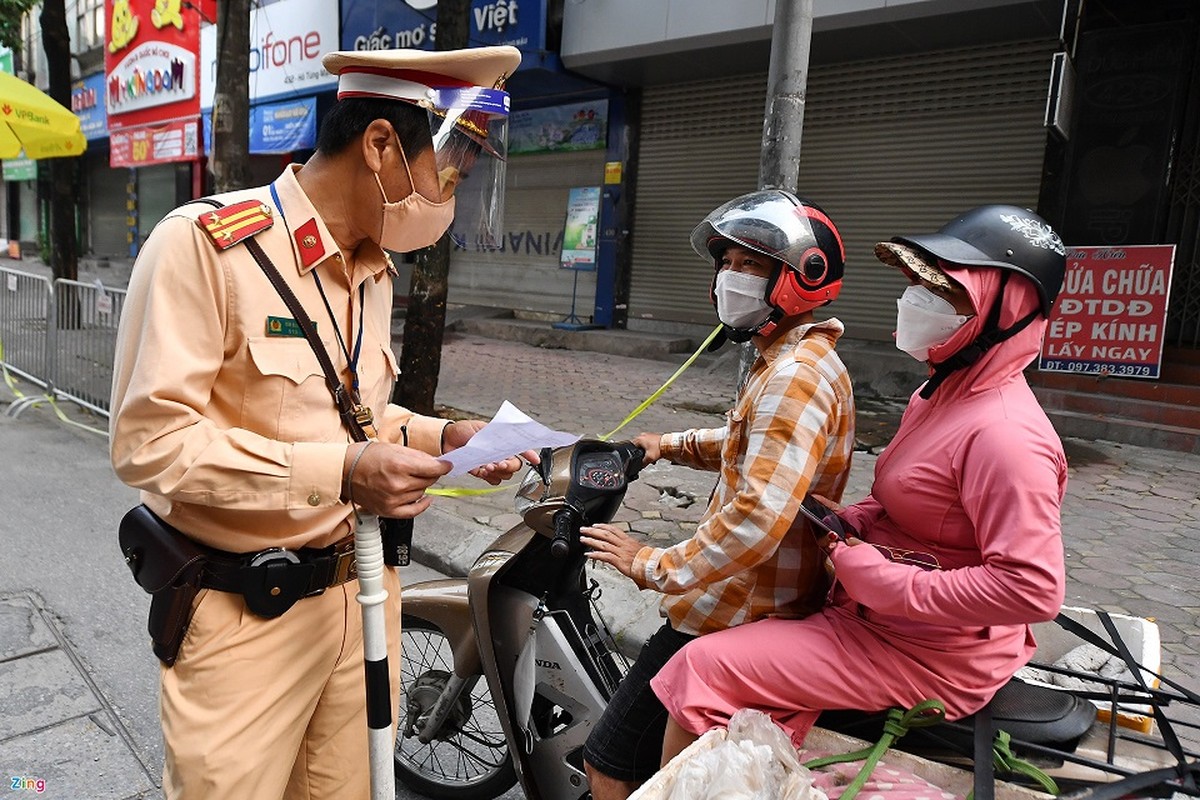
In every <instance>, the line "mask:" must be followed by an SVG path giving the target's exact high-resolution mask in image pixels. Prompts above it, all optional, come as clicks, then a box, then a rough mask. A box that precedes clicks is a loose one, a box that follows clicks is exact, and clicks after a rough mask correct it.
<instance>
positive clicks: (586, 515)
mask: <svg viewBox="0 0 1200 800" xmlns="http://www.w3.org/2000/svg"><path fill="white" fill-rule="evenodd" d="M644 458H645V451H644V450H642V449H641V448H640V447H637V446H636V445H634V444H632V443H629V442H626V443H616V444H614V443H609V442H603V441H599V440H590V439H585V440H580V441H578V442H576V443H575V444H573V445H571V446H568V447H565V448H559V449H557V450H550V449H546V450H544V451H542V452H541V454H540V463H539V464H538V465H537V466H535V467H533V468H531V469H530V470H529V472H528V473H527V474H526V476H525V478H524V480H523V481H522V482H521V484H520V486H519V487H518V488H517V491H516V507H517V512H518V513H519V514H521V517H522V519H523V522H522V523H521V524H519V525H517V526H515V527H513V528H512V529H511V530H509V531H508V532H506V533H504V534H502V535H500V536H499V537H498V538H497V539H496V540H495V541H494V542H493V543H492V544H491V545H490V546H489V547H488V549H487V550H485V551H484V552H483V553H482V554H481V555H480V556H479V557H478V558H477V559H476V561H475V563H474V565H473V566H472V567H471V570H470V572H469V574H468V575H467V577H466V578H465V579H446V580H434V581H425V582H422V583H417V584H413V585H411V586H408V587H406V588H405V589H404V590H403V593H402V601H403V602H402V607H403V616H402V619H401V637H402V644H403V664H402V667H401V675H402V677H401V680H402V683H403V690H404V700H403V703H402V707H401V711H400V717H401V718H400V720H399V725H398V733H397V738H396V751H395V768H396V777H397V778H398V779H399V780H400V781H401V782H403V783H404V784H405V785H406V786H408V787H409V788H410V789H412V790H413V791H416V792H419V793H421V794H424V795H426V796H428V797H433V798H446V799H447V800H487V798H492V797H496V796H497V795H500V794H502V793H504V792H505V791H507V790H508V789H509V788H511V787H512V786H513V785H514V784H515V783H516V782H517V781H520V783H521V787H522V789H523V790H524V792H525V796H526V797H527V798H529V800H540V799H541V798H545V799H546V800H567V799H568V798H569V799H570V800H578V799H579V798H584V797H587V796H588V794H589V791H588V785H587V777H586V775H585V773H584V768H583V755H582V753H583V743H584V740H585V739H586V738H587V735H588V732H589V731H590V730H591V728H592V725H594V724H595V722H596V721H597V720H599V718H600V715H601V713H603V711H604V707H605V705H606V704H607V703H608V701H609V699H610V698H611V697H612V695H613V692H614V691H616V687H617V684H618V683H619V682H620V680H621V678H622V676H623V675H624V674H625V671H626V670H627V669H628V663H627V661H626V660H625V658H624V656H623V655H622V654H621V653H620V651H619V650H618V649H617V647H616V645H615V643H614V641H613V638H612V635H611V633H610V632H609V630H608V628H607V627H606V626H605V625H604V623H603V621H602V618H601V617H600V615H599V613H598V612H597V610H596V608H595V600H596V598H597V597H598V595H599V588H598V586H597V585H596V583H595V582H594V581H589V580H588V578H587V572H586V562H587V558H586V556H585V553H584V548H583V545H582V544H581V543H580V541H579V529H580V528H581V527H583V526H586V525H592V524H595V523H597V522H608V521H610V520H611V519H612V518H613V515H615V514H616V512H617V509H618V508H620V505H621V500H622V499H623V498H624V496H625V490H626V488H627V487H628V485H629V482H630V481H633V480H635V479H636V478H637V475H638V472H639V471H640V470H641V468H642V461H643V459H644Z"/></svg>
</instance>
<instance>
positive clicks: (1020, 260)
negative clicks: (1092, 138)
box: [892, 205, 1067, 317]
mask: <svg viewBox="0 0 1200 800" xmlns="http://www.w3.org/2000/svg"><path fill="white" fill-rule="evenodd" d="M892 241H893V242H899V243H901V244H907V245H910V246H912V247H916V248H919V249H921V250H924V251H926V252H928V253H931V254H933V255H935V256H937V257H938V258H940V259H942V260H943V261H948V262H950V263H951V264H960V265H962V266H964V267H998V268H1000V269H1006V270H1012V271H1013V272H1018V273H1020V274H1021V275H1024V276H1025V277H1026V278H1028V279H1029V280H1031V281H1033V283H1034V285H1035V286H1036V287H1037V290H1038V296H1039V297H1040V298H1041V300H1042V313H1043V314H1044V315H1045V316H1047V317H1049V316H1050V307H1051V306H1052V305H1053V304H1054V299H1055V298H1056V297H1058V291H1059V289H1061V288H1062V282H1063V275H1064V273H1065V272H1066V269H1067V256H1066V248H1064V247H1063V243H1062V239H1060V238H1059V237H1058V234H1057V233H1055V232H1054V229H1053V228H1051V227H1050V223H1048V222H1046V220H1044V219H1042V218H1041V217H1039V216H1038V215H1037V214H1035V213H1033V212H1032V211H1029V210H1028V209H1024V208H1020V207H1019V206H1008V205H986V206H979V207H977V208H973V209H971V210H970V211H964V212H963V213H961V214H959V215H957V216H956V217H955V218H954V219H953V220H951V221H950V222H947V223H946V224H945V225H943V226H942V227H941V228H940V229H939V230H938V232H937V233H929V234H922V235H919V236H896V237H893V238H892Z"/></svg>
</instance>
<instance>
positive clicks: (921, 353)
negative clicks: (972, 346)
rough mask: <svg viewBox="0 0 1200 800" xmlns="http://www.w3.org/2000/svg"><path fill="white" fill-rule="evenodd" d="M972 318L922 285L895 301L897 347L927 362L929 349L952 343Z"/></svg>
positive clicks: (908, 290) (908, 289) (913, 287)
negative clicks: (958, 331)
mask: <svg viewBox="0 0 1200 800" xmlns="http://www.w3.org/2000/svg"><path fill="white" fill-rule="evenodd" d="M970 318H971V317H970V316H966V315H963V314H959V313H957V312H956V311H955V310H954V306H952V305H951V304H950V302H949V301H948V300H946V299H945V298H944V297H938V296H937V295H936V294H934V293H933V292H931V291H929V290H928V289H926V288H925V287H924V286H922V285H921V284H919V283H918V284H916V285H914V286H910V287H908V288H907V289H905V290H904V294H902V295H900V299H898V300H897V301H896V347H898V348H900V349H901V350H903V351H904V352H906V353H908V354H909V355H910V356H912V357H913V358H915V359H916V360H917V361H927V360H928V359H929V348H931V347H934V346H935V345H939V344H941V343H942V342H944V341H946V340H947V339H949V338H950V337H951V336H953V335H954V332H955V331H957V330H958V329H959V328H961V327H962V326H963V325H965V324H966V322H967V320H969V319H970Z"/></svg>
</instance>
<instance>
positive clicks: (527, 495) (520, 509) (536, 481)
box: [513, 467, 549, 517]
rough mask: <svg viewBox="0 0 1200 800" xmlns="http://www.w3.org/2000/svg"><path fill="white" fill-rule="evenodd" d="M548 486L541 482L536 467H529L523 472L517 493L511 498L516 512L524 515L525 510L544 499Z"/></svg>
mask: <svg viewBox="0 0 1200 800" xmlns="http://www.w3.org/2000/svg"><path fill="white" fill-rule="evenodd" d="M548 488H549V487H548V486H547V485H546V484H545V483H543V482H542V476H541V473H539V472H538V470H537V467H530V469H529V471H528V472H526V473H525V478H524V480H522V481H521V485H520V486H518V487H517V495H516V497H515V498H514V499H513V506H514V507H515V508H516V511H517V513H518V514H520V515H521V516H522V517H524V516H525V512H526V511H528V510H529V509H531V508H533V507H534V506H535V505H537V504H538V503H540V502H542V501H543V500H544V499H545V497H546V491H547V489H548Z"/></svg>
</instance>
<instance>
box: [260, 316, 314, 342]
mask: <svg viewBox="0 0 1200 800" xmlns="http://www.w3.org/2000/svg"><path fill="white" fill-rule="evenodd" d="M316 327H317V323H315V322H314V323H313V330H316ZM267 336H298V337H300V338H301V339H303V338H304V329H303V328H301V327H300V323H299V322H296V320H294V319H292V318H291V317H267Z"/></svg>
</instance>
